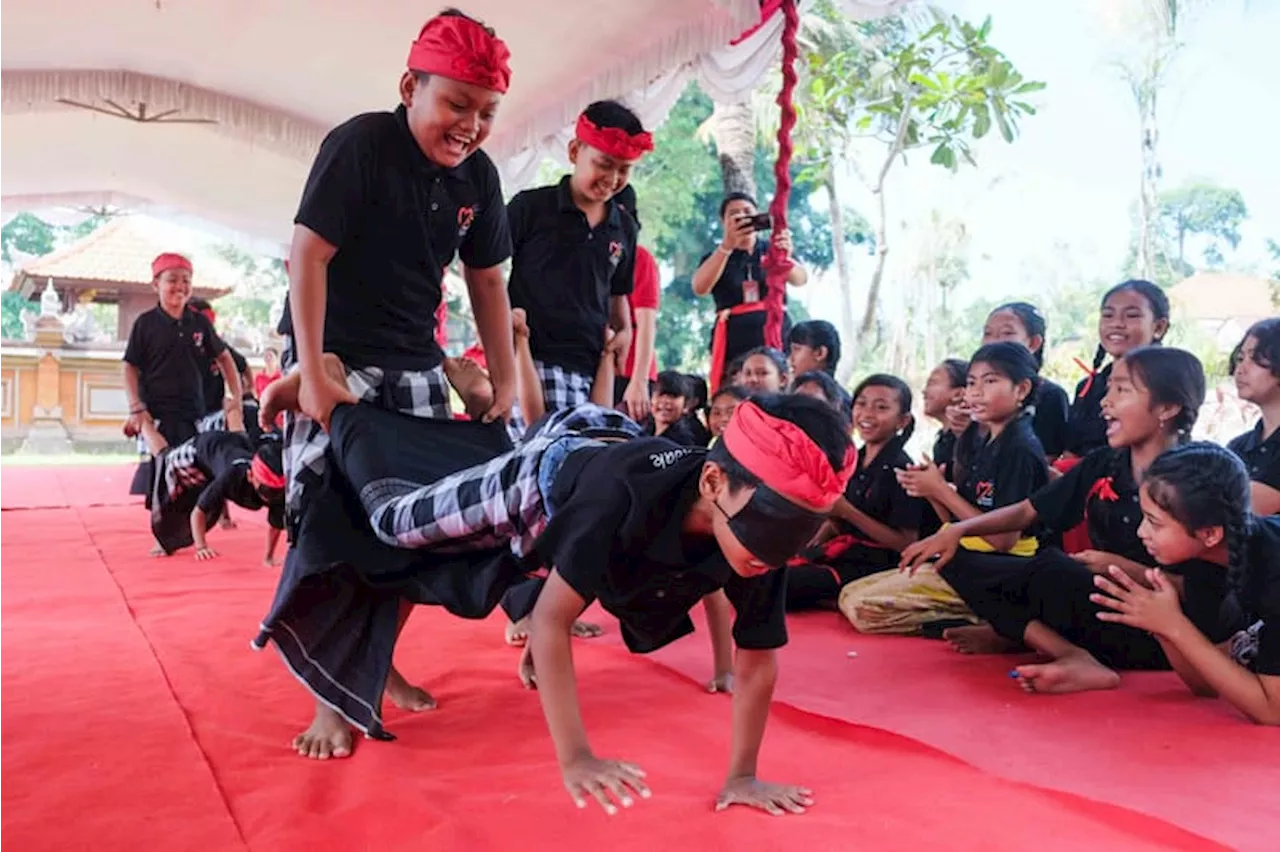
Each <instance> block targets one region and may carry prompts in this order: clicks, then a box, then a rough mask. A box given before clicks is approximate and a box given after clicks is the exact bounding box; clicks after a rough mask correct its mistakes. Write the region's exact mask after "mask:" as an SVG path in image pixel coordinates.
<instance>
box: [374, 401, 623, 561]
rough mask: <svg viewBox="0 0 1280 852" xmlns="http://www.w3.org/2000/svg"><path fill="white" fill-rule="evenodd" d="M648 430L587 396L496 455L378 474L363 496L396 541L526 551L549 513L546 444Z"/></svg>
mask: <svg viewBox="0 0 1280 852" xmlns="http://www.w3.org/2000/svg"><path fill="white" fill-rule="evenodd" d="M641 434H643V428H642V427H641V426H640V425H639V424H638V423H636V422H635V421H633V420H631V419H630V418H628V417H627V416H626V415H625V414H622V413H620V412H618V411H615V410H614V409H611V408H603V407H601V406H598V405H594V404H591V403H586V404H584V405H579V406H575V407H574V408H569V409H564V410H562V411H559V412H556V413H555V414H554V415H552V416H551V417H549V418H547V420H545V421H544V422H543V423H541V424H540V425H539V428H538V431H537V433H536V434H534V435H532V436H529V437H528V438H527V439H526V440H525V441H524V443H522V444H521V445H519V446H518V447H516V448H515V449H514V450H512V451H510V452H508V453H504V454H503V455H501V456H499V457H497V458H495V459H493V460H492V461H489V462H486V463H484V464H481V465H476V466H474V467H470V468H468V469H466V470H463V471H460V472H459V473H456V474H453V475H452V476H447V477H445V478H444V479H441V480H439V481H437V482H433V483H427V484H418V483H410V482H406V481H405V480H403V479H399V478H392V477H389V478H385V479H379V480H375V481H373V482H370V483H368V484H367V485H366V486H365V487H364V488H363V489H361V492H360V501H361V503H362V504H363V505H364V507H365V510H366V511H367V512H368V513H369V521H370V523H371V524H372V526H373V530H374V532H375V533H376V534H377V536H378V538H379V539H381V540H382V541H383V542H385V543H386V544H389V545H391V546H392V547H402V548H429V549H433V550H437V551H439V552H448V551H450V550H473V549H482V548H488V547H495V546H498V545H500V544H502V543H504V542H510V545H511V549H512V551H513V552H514V553H515V555H516V556H517V557H523V556H525V555H526V554H528V553H529V552H531V551H532V549H533V543H534V541H535V540H536V539H537V537H538V536H539V535H541V533H542V531H543V529H544V528H545V527H546V524H547V520H548V517H547V512H546V509H545V507H544V505H543V494H542V492H541V489H540V487H539V482H538V473H539V467H540V465H541V462H542V457H543V454H544V453H545V452H546V451H547V449H548V448H549V447H551V446H552V445H553V444H555V443H556V442H557V441H559V440H562V439H566V438H573V437H575V436H576V437H582V438H584V439H587V440H590V436H592V435H604V436H614V437H623V438H627V437H630V438H634V437H638V436H639V435H641Z"/></svg>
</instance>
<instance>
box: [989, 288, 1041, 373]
mask: <svg viewBox="0 0 1280 852" xmlns="http://www.w3.org/2000/svg"><path fill="white" fill-rule="evenodd" d="M1000 311H1008V312H1010V313H1011V314H1013V315H1014V316H1016V317H1017V318H1018V322H1020V323H1022V327H1023V328H1025V329H1026V330H1027V336H1028V337H1038V338H1040V348H1039V349H1037V350H1036V351H1035V352H1033V353H1031V354H1033V355H1035V356H1036V364H1037V365H1038V366H1040V367H1043V366H1044V350H1045V347H1046V346H1047V345H1048V343H1049V338H1048V329H1049V324H1048V323H1047V322H1045V318H1044V314H1042V313H1040V309H1039V308H1037V307H1036V306H1035V305H1033V304H1031V303H1030V302H1005V303H1004V304H1003V305H998V306H996V307H995V308H994V309H992V311H991V313H992V314H994V313H999V312H1000ZM987 316H988V317H990V316H991V314H987Z"/></svg>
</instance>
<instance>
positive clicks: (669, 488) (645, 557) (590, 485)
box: [537, 438, 787, 653]
mask: <svg viewBox="0 0 1280 852" xmlns="http://www.w3.org/2000/svg"><path fill="white" fill-rule="evenodd" d="M705 459H706V450H703V449H697V448H690V447H680V446H677V445H676V444H673V443H672V442H670V441H667V440H664V439H663V438H638V439H636V440H634V441H630V442H628V443H625V444H614V445H610V446H607V447H587V448H583V449H580V450H578V451H576V452H574V453H573V454H572V455H570V456H569V458H568V459H567V460H566V461H565V464H564V467H563V468H562V469H561V472H560V474H559V476H557V477H556V481H555V485H554V487H553V489H552V491H553V502H555V503H557V504H558V505H560V507H561V508H560V509H559V511H557V513H556V514H555V515H554V516H553V517H552V518H551V521H550V522H549V523H548V525H547V529H546V531H545V532H544V533H543V534H542V536H541V537H540V538H539V540H538V545H537V550H538V554H539V556H540V557H541V559H542V561H543V563H544V564H545V565H547V566H548V567H551V568H554V569H555V570H556V571H557V572H558V573H559V574H560V576H561V577H563V578H564V580H565V582H567V583H568V584H569V585H570V586H572V587H573V589H574V590H575V591H576V592H577V593H578V594H579V595H581V596H582V597H583V598H584V599H585V600H587V601H588V602H590V601H591V600H594V599H599V601H600V603H601V605H602V606H603V607H604V608H605V609H606V610H608V611H609V612H610V613H612V614H613V615H615V616H617V618H618V620H619V621H620V622H621V623H622V636H623V638H624V640H625V641H626V643H627V647H628V648H630V649H631V650H632V651H635V652H637V653H648V652H649V651H654V650H656V649H658V648H661V647H662V646H664V645H666V644H668V643H670V642H674V641H675V640H676V639H679V638H680V637H681V636H685V635H687V634H689V633H691V632H693V622H692V621H691V620H690V618H689V610H690V609H692V608H693V607H694V606H696V605H697V603H698V601H700V600H702V598H703V597H704V596H706V595H708V594H710V593H711V592H714V591H716V590H717V589H721V588H723V589H724V590H725V593H726V594H727V595H728V597H729V600H730V601H731V602H732V603H733V605H734V608H735V609H736V611H737V618H736V620H735V621H734V625H733V638H734V641H735V643H736V644H737V645H738V647H740V648H748V649H756V650H766V649H772V648H778V647H781V646H782V645H785V644H786V642H787V628H786V611H785V605H786V585H785V584H786V574H785V572H783V571H771V572H769V573H768V574H765V575H763V576H760V577H752V578H745V577H742V576H740V575H738V574H737V573H735V572H734V571H733V569H732V568H730V567H729V564H728V563H727V562H726V561H725V559H724V556H723V555H722V554H721V553H720V549H719V547H718V546H717V545H716V542H715V539H714V538H711V537H699V536H691V535H687V534H685V533H684V531H683V528H682V527H683V524H684V519H685V516H686V515H687V514H688V512H689V510H690V508H691V507H692V506H693V503H694V502H695V501H696V500H697V497H698V488H697V483H698V474H699V472H700V471H701V470H702V465H703V462H704V461H705Z"/></svg>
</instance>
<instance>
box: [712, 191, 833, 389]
mask: <svg viewBox="0 0 1280 852" xmlns="http://www.w3.org/2000/svg"><path fill="white" fill-rule="evenodd" d="M720 220H721V223H722V224H723V226H724V236H723V237H721V239H720V244H719V245H718V246H716V248H715V251H713V252H711V253H710V254H708V255H707V256H706V257H704V258H703V259H702V262H701V263H700V264H699V265H698V268H697V269H696V270H695V271H694V273H693V282H692V286H693V292H694V293H695V294H696V295H698V296H706V295H707V294H708V293H709V294H711V297H712V298H713V299H715V304H716V324H715V327H714V329H713V330H712V333H711V374H710V375H709V376H708V378H709V380H710V382H711V385H712V392H713V393H714V392H715V389H716V388H718V387H719V385H720V382H721V379H722V378H723V373H724V368H725V365H726V364H729V363H732V362H733V359H735V358H737V357H738V356H740V355H743V354H745V353H747V352H749V351H750V350H752V349H755V348H756V347H757V346H763V345H764V344H765V339H764V325H765V317H766V311H765V288H766V286H767V285H766V282H765V271H764V258H765V253H766V251H767V250H768V245H767V243H766V242H765V241H764V240H761V239H760V233H761V232H762V231H769V230H770V226H771V222H770V220H769V214H768V213H757V212H756V201H755V199H754V198H752V197H751V196H750V195H748V194H746V193H745V192H731V193H729V194H728V195H726V196H725V198H724V201H722V202H720ZM772 243H773V245H775V246H776V247H777V248H778V249H779V250H781V251H782V252H784V253H785V254H787V255H788V256H790V254H791V233H790V232H789V231H786V230H780V231H776V232H774V233H773V236H772ZM808 280H809V273H808V272H807V271H806V270H805V268H804V267H803V266H802V265H800V264H799V263H796V264H795V265H794V266H793V267H792V268H791V271H790V272H789V273H788V274H787V283H788V284H792V285H794V286H797V287H798V286H800V285H802V284H804V283H805V282H806V281H808ZM790 328H791V318H790V317H788V316H785V315H784V316H783V327H782V339H783V340H786V339H787V334H788V332H789V331H790Z"/></svg>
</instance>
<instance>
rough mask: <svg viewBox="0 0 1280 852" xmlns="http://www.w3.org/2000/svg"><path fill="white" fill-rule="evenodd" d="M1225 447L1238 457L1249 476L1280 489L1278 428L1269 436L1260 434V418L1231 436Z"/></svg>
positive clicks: (1279, 437)
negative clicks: (1247, 429)
mask: <svg viewBox="0 0 1280 852" xmlns="http://www.w3.org/2000/svg"><path fill="white" fill-rule="evenodd" d="M1227 449H1229V450H1231V452H1233V453H1235V454H1236V455H1238V456H1239V457H1240V460H1241V461H1242V462H1244V466H1245V467H1246V468H1247V469H1248V471H1249V478H1250V479H1252V480H1253V481H1254V482H1260V483H1262V484H1263V485H1265V486H1267V487H1268V488H1274V489H1276V490H1277V491H1280V429H1276V430H1275V431H1273V432H1272V433H1271V434H1270V435H1269V436H1264V435H1263V434H1262V420H1258V423H1257V425H1256V426H1254V427H1253V428H1252V429H1250V430H1249V431H1248V432H1245V433H1244V434H1243V435H1240V436H1239V437H1236V438H1232V439H1231V443H1229V444H1227Z"/></svg>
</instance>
